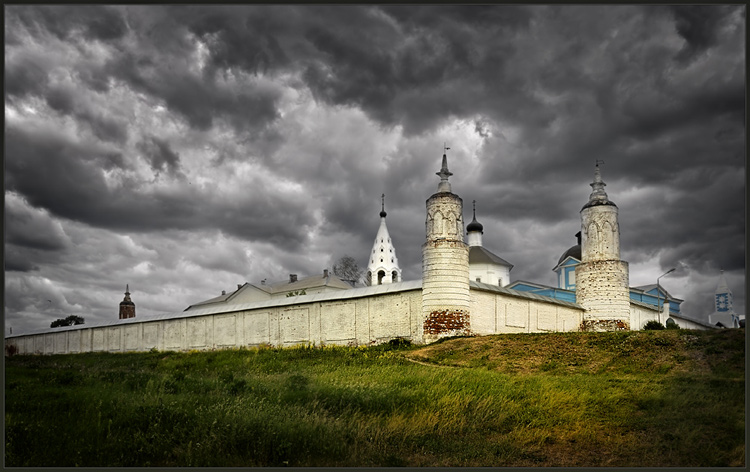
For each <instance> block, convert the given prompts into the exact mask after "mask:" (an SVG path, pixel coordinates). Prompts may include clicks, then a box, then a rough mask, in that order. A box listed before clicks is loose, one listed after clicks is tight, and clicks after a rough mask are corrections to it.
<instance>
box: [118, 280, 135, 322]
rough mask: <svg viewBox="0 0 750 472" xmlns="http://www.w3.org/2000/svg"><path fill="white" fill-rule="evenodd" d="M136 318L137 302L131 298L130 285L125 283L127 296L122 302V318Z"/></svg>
mask: <svg viewBox="0 0 750 472" xmlns="http://www.w3.org/2000/svg"><path fill="white" fill-rule="evenodd" d="M125 318H135V303H133V301H132V300H131V299H130V287H129V286H128V285H125V298H124V299H123V300H122V301H121V302H120V319H121V320H124V319H125Z"/></svg>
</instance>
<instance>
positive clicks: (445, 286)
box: [422, 148, 471, 343]
mask: <svg viewBox="0 0 750 472" xmlns="http://www.w3.org/2000/svg"><path fill="white" fill-rule="evenodd" d="M446 149H448V148H446ZM437 175H438V176H440V183H439V184H438V191H437V193H436V194H434V195H432V196H431V197H430V198H429V199H427V221H426V223H425V226H426V228H425V229H426V233H427V240H426V242H425V243H424V245H423V246H422V315H423V319H424V325H423V327H424V330H423V336H424V339H423V341H424V342H426V343H429V342H432V341H435V340H437V339H439V338H441V337H446V336H456V335H462V334H468V333H469V332H470V328H471V325H470V316H469V306H470V300H471V298H470V295H469V247H468V246H467V245H466V244H465V243H464V241H463V233H464V232H463V228H464V225H463V200H461V198H460V197H459V196H458V195H456V194H454V193H451V184H450V183H449V182H448V177H450V176H451V175H453V174H452V173H451V172H450V171H449V170H448V158H447V157H446V155H445V154H443V165H442V168H441V169H440V172H438V173H437Z"/></svg>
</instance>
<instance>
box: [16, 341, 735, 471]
mask: <svg viewBox="0 0 750 472" xmlns="http://www.w3.org/2000/svg"><path fill="white" fill-rule="evenodd" d="M744 336H745V332H744V330H724V331H710V332H701V331H688V330H674V331H672V330H664V331H643V332H622V333H559V334H519V335H498V336H487V337H476V338H458V339H452V340H444V341H442V342H438V343H435V344H432V345H428V346H412V347H397V346H392V345H383V346H377V347H369V348H363V347H357V348H353V347H322V348H310V347H298V348H291V349H273V348H263V349H246V350H233V351H215V352H189V353H176V352H149V353H138V354H107V353H97V354H79V355H55V356H14V357H10V358H6V360H5V368H6V377H5V381H6V383H5V401H6V406H5V424H6V429H5V433H6V435H5V437H6V457H5V465H6V466H214V467H217V466H283V465H290V466H568V467H581V466H672V467H690V466H744V465H745V462H744V461H745V459H744V458H745V408H744V404H745V371H744V365H745V338H744Z"/></svg>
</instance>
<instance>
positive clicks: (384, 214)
mask: <svg viewBox="0 0 750 472" xmlns="http://www.w3.org/2000/svg"><path fill="white" fill-rule="evenodd" d="M387 214H388V213H386V212H385V210H382V211H381V212H380V217H381V218H385V216H386V215H387Z"/></svg>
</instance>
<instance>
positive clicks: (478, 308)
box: [471, 289, 583, 335]
mask: <svg viewBox="0 0 750 472" xmlns="http://www.w3.org/2000/svg"><path fill="white" fill-rule="evenodd" d="M506 290H507V289H506ZM519 293H523V292H519ZM525 295H527V296H525V297H524V296H521V295H517V296H514V295H510V294H507V293H494V292H492V291H490V290H486V291H485V290H476V289H475V290H472V291H471V297H472V307H471V332H472V333H473V334H480V335H485V334H504V333H542V332H554V331H578V329H579V327H580V325H581V321H582V319H583V310H582V309H581V308H577V307H575V305H573V304H560V303H555V302H551V301H546V300H544V298H545V297H541V296H534V297H533V298H532V297H529V296H528V294H525Z"/></svg>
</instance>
